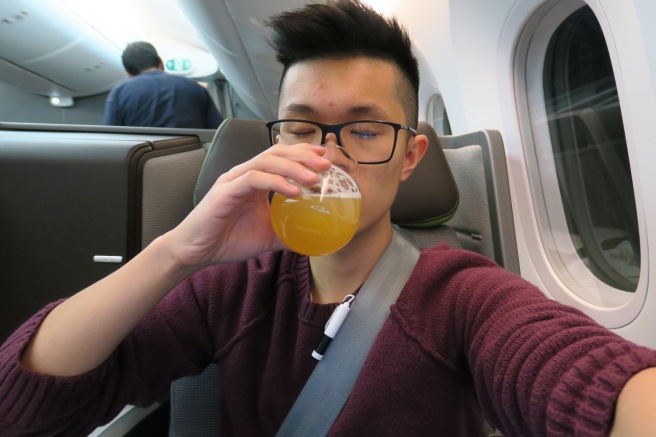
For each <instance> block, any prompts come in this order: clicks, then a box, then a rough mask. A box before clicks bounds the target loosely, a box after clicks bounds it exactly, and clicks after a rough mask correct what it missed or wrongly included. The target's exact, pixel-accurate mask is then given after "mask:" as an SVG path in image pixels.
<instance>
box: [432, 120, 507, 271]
mask: <svg viewBox="0 0 656 437" xmlns="http://www.w3.org/2000/svg"><path fill="white" fill-rule="evenodd" d="M439 140H440V144H441V146H442V148H443V149H444V153H445V154H446V157H447V159H448V161H449V166H450V168H451V171H452V172H453V175H454V177H455V178H456V183H457V185H458V189H459V191H460V204H459V206H458V211H457V212H456V213H455V215H454V216H453V218H452V219H451V220H449V226H450V227H451V228H453V229H455V231H456V233H457V234H458V241H459V243H460V246H462V247H463V248H464V249H468V250H472V251H474V252H478V253H481V254H483V255H485V256H487V257H488V258H491V259H493V260H495V261H496V262H497V263H498V264H499V265H501V266H503V267H504V268H506V269H507V270H510V271H512V272H515V273H518V274H519V258H518V255H517V241H516V238H515V226H514V223H513V211H512V205H511V201H510V186H509V182H508V170H507V168H506V155H505V151H504V146H503V139H502V138H501V134H500V133H499V132H498V131H495V130H482V131H477V132H471V133H467V134H462V135H449V136H440V137H439Z"/></svg>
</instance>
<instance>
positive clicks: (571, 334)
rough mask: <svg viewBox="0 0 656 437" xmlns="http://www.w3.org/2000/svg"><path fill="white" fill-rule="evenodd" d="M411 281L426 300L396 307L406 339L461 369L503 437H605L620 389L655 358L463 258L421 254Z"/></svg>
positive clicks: (503, 274) (490, 267)
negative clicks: (469, 377)
mask: <svg viewBox="0 0 656 437" xmlns="http://www.w3.org/2000/svg"><path fill="white" fill-rule="evenodd" d="M436 266H439V268H436ZM435 272H437V274H436V273H435ZM412 281H414V283H413V284H411V285H412V288H416V289H431V290H434V292H433V293H432V294H431V295H430V296H425V297H424V298H423V299H425V300H416V301H414V300H400V301H399V303H398V307H399V308H398V311H399V315H400V316H401V317H403V318H404V319H405V323H406V325H407V326H408V328H407V329H408V330H409V332H410V334H411V335H412V336H413V337H415V338H416V339H417V340H418V341H419V342H421V343H422V344H423V345H424V347H425V348H426V349H427V350H428V351H429V352H430V353H431V354H433V355H434V357H435V358H436V359H437V360H439V361H441V362H443V363H444V364H445V365H447V366H449V367H451V368H454V369H462V368H469V371H470V372H471V374H472V376H473V379H474V385H475V388H476V393H477V396H478V398H479V402H480V404H481V406H482V408H483V410H484V412H485V414H486V416H487V418H488V420H490V421H491V422H493V423H494V424H495V425H496V426H498V427H499V428H500V429H501V431H502V432H503V434H504V436H506V437H513V436H519V437H524V436H536V437H537V436H606V435H607V434H608V432H609V429H610V426H611V424H612V418H613V413H614V409H615V403H616V401H617V397H618V395H619V393H620V391H621V390H622V388H623V387H624V384H625V383H626V382H627V381H628V379H629V378H630V377H631V376H633V375H635V374H636V373H638V372H639V371H641V370H644V369H646V368H648V367H653V366H656V352H654V351H652V350H649V349H647V348H643V347H640V346H638V345H636V344H633V343H631V342H629V341H627V340H625V339H623V338H621V337H620V336H618V335H616V334H614V333H612V332H611V331H609V330H607V329H606V328H604V327H602V326H600V325H598V324H597V323H596V322H595V321H594V320H592V319H591V318H589V317H588V316H586V315H585V314H583V313H581V312H580V311H578V310H576V309H574V308H571V307H569V306H565V305H562V304H560V303H558V302H555V301H553V300H550V299H548V298H547V297H546V296H544V294H543V293H542V292H541V291H540V290H539V289H537V288H536V287H535V286H533V285H532V284H530V283H528V282H527V281H525V280H524V279H522V278H520V277H518V276H516V275H514V274H512V273H509V272H507V271H505V270H503V269H501V268H499V267H498V266H496V265H495V264H493V263H491V262H490V261H489V260H487V259H485V258H483V257H479V256H476V255H473V254H471V253H469V252H466V251H459V250H448V249H446V248H443V250H439V249H438V250H433V251H431V253H430V254H425V255H424V256H422V260H420V264H419V265H418V268H417V270H416V274H415V275H414V276H413V279H412ZM431 307H433V308H431ZM420 313H424V314H430V315H431V316H430V317H428V318H426V319H420V318H418V317H416V314H420ZM445 343H447V346H446V347H440V348H439V349H437V348H435V346H434V345H437V344H440V345H444V344H445Z"/></svg>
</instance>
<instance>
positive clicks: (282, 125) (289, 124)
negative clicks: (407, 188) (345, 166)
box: [266, 119, 417, 164]
mask: <svg viewBox="0 0 656 437" xmlns="http://www.w3.org/2000/svg"><path fill="white" fill-rule="evenodd" d="M266 127H267V128H268V129H269V142H270V143H271V145H274V144H277V143H282V144H289V145H293V144H299V143H308V144H315V145H322V144H324V143H325V141H326V135H328V134H329V133H332V134H333V135H335V137H336V139H337V144H339V145H340V146H342V148H343V149H344V150H345V151H346V152H347V153H348V154H349V155H351V156H352V157H353V158H354V159H355V160H356V161H357V162H358V164H384V163H386V162H389V160H390V159H392V156H394V150H395V149H396V140H397V137H398V134H399V130H407V131H409V132H410V133H411V134H412V135H413V136H414V135H417V131H416V130H415V129H413V128H411V127H409V126H404V125H402V124H398V123H392V122H389V121H379V120H356V121H349V122H347V123H341V124H323V123H317V122H316V121H309V120H295V119H284V120H273V121H270V122H268V123H267V124H266Z"/></svg>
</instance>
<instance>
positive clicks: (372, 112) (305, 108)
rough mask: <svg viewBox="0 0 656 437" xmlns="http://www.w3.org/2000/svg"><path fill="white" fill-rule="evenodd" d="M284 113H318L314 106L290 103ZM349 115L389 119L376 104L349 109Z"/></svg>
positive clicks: (385, 112)
mask: <svg viewBox="0 0 656 437" xmlns="http://www.w3.org/2000/svg"><path fill="white" fill-rule="evenodd" d="M282 112H284V113H287V114H290V113H291V114H298V115H314V114H316V113H317V111H315V110H314V108H313V107H312V106H310V105H306V104H303V103H290V104H289V105H287V106H285V107H284V108H283V111H282ZM347 114H348V115H349V116H370V117H373V118H376V117H377V118H385V117H387V111H385V110H384V109H383V108H382V107H380V106H378V105H375V104H366V105H357V106H352V107H350V108H349V109H348V111H347Z"/></svg>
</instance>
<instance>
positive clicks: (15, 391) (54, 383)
mask: <svg viewBox="0 0 656 437" xmlns="http://www.w3.org/2000/svg"><path fill="white" fill-rule="evenodd" d="M59 303H60V302H55V303H52V304H50V305H48V306H46V307H45V308H44V309H42V310H41V311H39V312H38V313H37V314H35V315H34V316H33V317H32V318H30V319H29V320H28V321H27V322H25V323H24V324H23V326H21V327H20V328H19V329H18V330H17V331H16V332H15V333H14V334H13V335H12V336H10V337H9V338H8V339H7V341H6V342H5V343H4V344H3V345H2V347H1V348H0V394H1V395H0V435H3V436H5V435H6V436H11V435H21V436H23V435H55V434H56V433H57V435H84V433H85V432H87V433H88V431H89V430H90V429H93V428H94V425H93V424H90V423H89V422H88V421H85V418H84V417H82V416H80V415H79V411H76V410H74V409H71V408H70V400H71V399H80V400H82V401H84V400H85V399H90V398H93V397H94V394H93V393H92V392H90V387H95V386H98V385H99V381H101V380H102V379H103V377H104V376H105V367H103V366H101V367H98V368H97V369H95V370H93V371H91V372H88V373H85V374H82V375H79V376H75V377H66V378H61V377H54V376H46V375H40V374H37V373H34V372H32V371H30V370H29V369H27V368H26V367H24V366H23V365H22V363H21V360H20V358H21V354H22V352H23V351H24V349H25V347H26V346H27V344H28V343H29V341H30V339H31V338H32V336H33V335H34V333H35V332H36V330H37V328H38V327H39V325H40V324H41V322H42V321H43V319H45V317H46V316H47V315H48V314H49V313H50V311H51V310H52V309H53V308H55V307H56V306H57V304H59ZM97 409H98V414H100V415H103V410H104V416H105V417H107V420H110V419H111V418H112V417H114V416H115V415H116V414H117V413H118V410H116V409H111V408H108V405H107V403H104V404H101V405H98V407H97ZM119 410H120V409H119ZM95 417H96V418H97V416H95ZM54 430H57V431H54Z"/></svg>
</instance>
